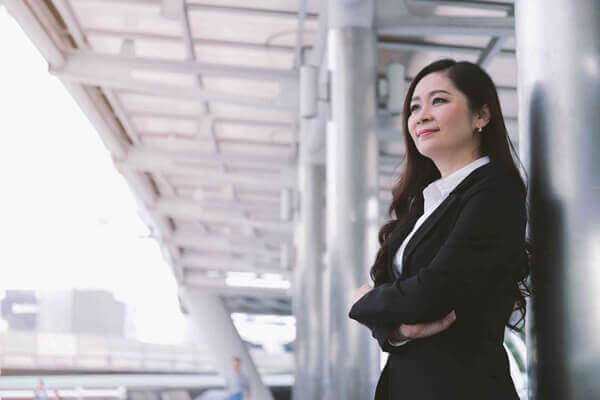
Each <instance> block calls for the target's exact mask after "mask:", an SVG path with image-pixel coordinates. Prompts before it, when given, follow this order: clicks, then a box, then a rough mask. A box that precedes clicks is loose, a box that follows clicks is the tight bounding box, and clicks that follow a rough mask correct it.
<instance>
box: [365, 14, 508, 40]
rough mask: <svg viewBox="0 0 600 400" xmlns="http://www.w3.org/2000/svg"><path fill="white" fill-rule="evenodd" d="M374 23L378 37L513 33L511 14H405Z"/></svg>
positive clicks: (503, 34)
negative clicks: (497, 15)
mask: <svg viewBox="0 0 600 400" xmlns="http://www.w3.org/2000/svg"><path fill="white" fill-rule="evenodd" d="M375 26H376V27H377V28H376V30H377V34H378V35H380V36H382V35H386V36H430V35H478V36H513V35H514V34H515V19H514V17H453V16H452V17H450V16H441V15H428V16H418V15H408V16H400V17H397V18H379V19H378V20H377V21H376V23H375Z"/></svg>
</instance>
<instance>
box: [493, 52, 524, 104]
mask: <svg viewBox="0 0 600 400" xmlns="http://www.w3.org/2000/svg"><path fill="white" fill-rule="evenodd" d="M487 71H488V73H489V74H490V75H491V76H492V79H493V80H494V83H495V84H496V85H498V86H510V87H514V88H516V87H517V61H516V59H515V57H494V58H493V59H492V62H491V63H490V65H489V66H488V68H487ZM515 92H516V91H515ZM516 109H517V105H516V103H515V104H514V110H515V111H514V112H513V113H512V114H511V115H517V112H516Z"/></svg>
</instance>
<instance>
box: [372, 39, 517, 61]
mask: <svg viewBox="0 0 600 400" xmlns="http://www.w3.org/2000/svg"><path fill="white" fill-rule="evenodd" d="M377 48H379V49H387V50H399V51H431V52H442V53H445V52H452V53H460V54H465V55H474V54H481V52H483V51H484V50H485V48H481V47H475V46H457V45H449V44H437V43H426V42H425V43H424V42H412V41H405V40H401V41H389V40H382V39H380V40H378V42H377ZM498 55H501V56H507V57H514V56H515V51H514V50H502V49H501V50H500V51H499V52H498Z"/></svg>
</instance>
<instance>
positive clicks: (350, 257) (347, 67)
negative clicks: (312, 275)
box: [327, 1, 379, 400]
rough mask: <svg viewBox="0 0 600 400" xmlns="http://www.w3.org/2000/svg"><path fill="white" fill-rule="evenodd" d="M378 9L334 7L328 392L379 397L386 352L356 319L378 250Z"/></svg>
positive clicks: (364, 4) (363, 4)
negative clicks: (358, 298)
mask: <svg viewBox="0 0 600 400" xmlns="http://www.w3.org/2000/svg"><path fill="white" fill-rule="evenodd" d="M373 12H374V4H373V2H370V1H352V2H349V1H332V2H331V3H330V8H329V16H330V26H329V57H330V58H329V69H330V71H331V106H332V108H331V111H332V115H331V118H332V119H331V121H330V123H329V126H328V132H327V202H328V203H327V213H328V219H327V247H328V248H327V255H328V257H327V258H328V274H329V277H328V279H327V282H328V283H329V285H330V286H329V290H328V295H329V299H328V305H329V313H330V318H329V327H328V328H329V338H328V339H329V343H328V346H327V356H328V357H329V360H328V370H327V374H328V377H327V378H328V380H329V391H328V393H327V398H329V399H335V400H338V399H339V400H342V399H343V400H352V399H356V400H358V399H360V400H364V399H369V398H373V395H374V392H375V384H376V380H377V376H378V373H379V365H378V364H379V363H378V355H379V352H378V349H377V348H376V346H375V343H374V341H373V340H372V338H371V335H370V332H369V331H368V330H367V329H366V328H365V327H362V326H360V325H359V324H357V323H356V322H354V321H351V320H350V319H349V318H348V310H349V307H350V305H351V304H350V302H351V300H352V294H353V291H354V290H355V289H356V288H358V287H359V286H360V285H362V284H363V283H366V282H368V281H369V279H368V270H369V266H370V265H371V264H372V262H373V257H374V254H375V251H376V248H377V230H378V201H377V154H378V150H377V138H376V134H375V132H376V101H375V82H376V80H375V78H376V61H377V59H376V44H375V43H376V37H375V34H374V32H373V29H372V17H373Z"/></svg>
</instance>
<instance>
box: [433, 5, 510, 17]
mask: <svg viewBox="0 0 600 400" xmlns="http://www.w3.org/2000/svg"><path fill="white" fill-rule="evenodd" d="M428 8H429V9H430V10H433V14H434V15H447V16H457V17H461V16H462V17H465V16H468V17H504V16H506V11H503V10H486V9H477V8H471V7H457V6H446V5H443V6H437V7H433V8H432V7H428ZM424 11H425V10H424Z"/></svg>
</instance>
